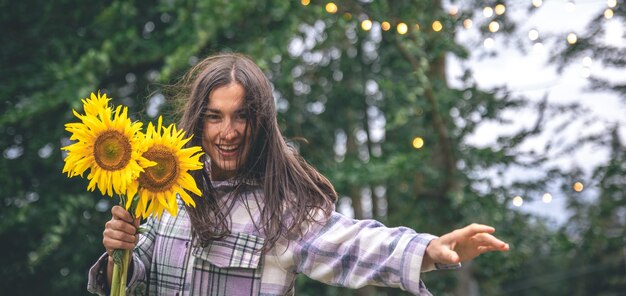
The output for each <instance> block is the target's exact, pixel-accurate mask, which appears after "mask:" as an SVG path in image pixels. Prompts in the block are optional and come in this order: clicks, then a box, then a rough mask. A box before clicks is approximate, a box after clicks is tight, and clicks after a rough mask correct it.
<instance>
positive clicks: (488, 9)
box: [483, 6, 493, 17]
mask: <svg viewBox="0 0 626 296" xmlns="http://www.w3.org/2000/svg"><path fill="white" fill-rule="evenodd" d="M483 15H484V16H485V17H491V16H492V15H493V8H491V7H489V6H487V7H485V8H483Z"/></svg>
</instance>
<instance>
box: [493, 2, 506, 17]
mask: <svg viewBox="0 0 626 296" xmlns="http://www.w3.org/2000/svg"><path fill="white" fill-rule="evenodd" d="M495 10H496V14H497V15H503V14H504V12H505V11H506V6H504V4H498V5H496V9H495Z"/></svg>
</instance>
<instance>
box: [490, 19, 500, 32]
mask: <svg viewBox="0 0 626 296" xmlns="http://www.w3.org/2000/svg"><path fill="white" fill-rule="evenodd" d="M498 30H500V24H499V23H498V22H496V21H493V22H491V23H489V31H491V32H492V33H495V32H498Z"/></svg>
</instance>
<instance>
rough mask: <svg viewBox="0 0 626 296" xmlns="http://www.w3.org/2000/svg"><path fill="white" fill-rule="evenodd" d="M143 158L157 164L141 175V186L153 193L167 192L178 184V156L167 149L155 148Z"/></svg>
mask: <svg viewBox="0 0 626 296" xmlns="http://www.w3.org/2000/svg"><path fill="white" fill-rule="evenodd" d="M143 157H145V158H147V159H148V160H151V161H154V162H156V163H157V164H156V165H155V166H151V167H149V168H146V169H144V172H143V173H141V174H139V184H140V185H141V186H143V187H145V188H147V189H148V190H150V191H152V192H160V191H166V190H168V189H170V187H172V185H174V184H175V183H176V180H177V178H178V162H177V161H176V156H175V155H172V152H171V151H170V150H169V149H166V148H165V147H159V146H154V147H151V148H150V149H148V151H146V152H144V154H143Z"/></svg>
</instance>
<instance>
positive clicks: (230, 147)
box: [216, 145, 239, 154]
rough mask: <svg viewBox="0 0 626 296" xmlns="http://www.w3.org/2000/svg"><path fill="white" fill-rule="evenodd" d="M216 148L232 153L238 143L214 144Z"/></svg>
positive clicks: (237, 146) (237, 147) (235, 150)
mask: <svg viewBox="0 0 626 296" xmlns="http://www.w3.org/2000/svg"><path fill="white" fill-rule="evenodd" d="M216 147H217V149H218V150H219V151H220V152H222V153H225V154H232V153H234V152H237V150H239V145H216Z"/></svg>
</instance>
